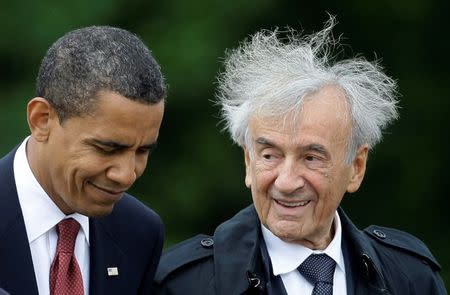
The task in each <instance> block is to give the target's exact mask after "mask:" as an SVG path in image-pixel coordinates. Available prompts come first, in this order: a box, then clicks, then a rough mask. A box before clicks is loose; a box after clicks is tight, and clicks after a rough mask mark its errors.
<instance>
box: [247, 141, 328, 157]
mask: <svg viewBox="0 0 450 295" xmlns="http://www.w3.org/2000/svg"><path fill="white" fill-rule="evenodd" d="M255 142H256V143H258V144H260V145H264V146H269V147H275V148H277V147H278V145H277V144H275V143H274V142H272V141H270V140H268V139H267V138H264V137H258V138H257V139H256V140H255ZM300 149H301V150H303V151H314V152H317V153H319V154H322V155H324V156H326V157H329V156H330V153H329V152H328V151H327V149H326V148H325V147H324V146H323V145H321V144H318V143H311V144H308V145H306V146H302V147H300Z"/></svg>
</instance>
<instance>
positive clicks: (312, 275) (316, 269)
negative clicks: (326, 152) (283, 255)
mask: <svg viewBox="0 0 450 295" xmlns="http://www.w3.org/2000/svg"><path fill="white" fill-rule="evenodd" d="M335 267H336V262H335V261H334V260H333V258H331V257H330V256H328V255H326V254H312V255H310V256H309V257H308V258H306V260H305V261H304V262H303V263H302V264H301V265H300V266H299V267H298V271H299V272H300V273H301V274H302V275H303V276H304V277H305V278H306V279H307V280H308V282H310V283H311V284H312V285H314V286H315V289H316V288H318V287H320V289H322V288H323V287H322V286H318V283H321V284H320V285H323V284H324V283H325V284H328V285H329V286H330V287H331V286H332V285H333V276H334V269H335ZM313 294H331V293H313Z"/></svg>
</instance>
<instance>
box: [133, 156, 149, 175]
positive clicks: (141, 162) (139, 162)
mask: <svg viewBox="0 0 450 295" xmlns="http://www.w3.org/2000/svg"><path fill="white" fill-rule="evenodd" d="M147 161H148V157H147V156H145V157H142V158H140V157H138V158H137V159H136V168H135V171H136V178H139V177H140V176H141V175H142V174H143V173H144V171H145V168H146V167H147Z"/></svg>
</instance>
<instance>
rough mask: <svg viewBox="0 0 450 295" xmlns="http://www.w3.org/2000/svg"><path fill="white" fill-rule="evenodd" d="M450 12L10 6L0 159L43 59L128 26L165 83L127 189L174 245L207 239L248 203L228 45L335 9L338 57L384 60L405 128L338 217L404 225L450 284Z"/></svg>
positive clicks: (304, 25)
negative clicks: (231, 132)
mask: <svg viewBox="0 0 450 295" xmlns="http://www.w3.org/2000/svg"><path fill="white" fill-rule="evenodd" d="M449 3H450V2H449V1H447V0H396V1H391V0H376V1H356V0H353V1H350V0H347V1H322V0H316V1H294V0H291V1H287V0H259V1H256V0H246V1H233V0H229V1H217V0H209V1H206V0H203V1H201V0H195V1H194V0H191V1H182V0H164V1H150V0H147V1H144V0H97V1H90V0H77V1H49V0H47V1H31V0H30V1H20V0H18V1H2V2H0V36H1V39H0V40H1V41H0V98H1V102H2V105H1V112H0V114H1V116H0V133H1V134H3V135H2V140H1V142H0V153H1V154H2V155H3V154H5V153H7V152H8V151H9V150H10V149H12V148H13V147H14V146H16V145H17V144H18V143H19V142H20V141H21V140H22V139H23V138H24V137H25V136H27V135H28V128H27V124H26V117H25V115H26V114H25V107H26V103H27V101H28V100H29V99H30V98H32V97H33V96H34V84H35V78H36V74H37V71H38V67H39V64H40V60H41V58H42V57H43V55H44V54H45V52H46V50H47V48H48V47H49V46H50V45H51V44H52V43H53V42H54V41H55V40H56V39H57V38H59V37H60V36H62V35H63V34H64V33H66V32H68V31H70V30H72V29H75V28H79V27H83V26H88V25H94V24H97V25H98V24H102V25H104V24H108V25H112V26H119V27H122V28H125V29H128V30H130V31H132V32H134V33H136V34H137V35H138V36H140V37H141V38H142V39H143V40H144V42H145V43H146V44H147V45H148V46H149V48H150V49H151V50H152V51H153V53H154V55H155V57H156V59H157V60H158V61H159V63H160V64H161V67H162V70H163V72H164V75H165V77H166V80H167V82H168V84H169V97H168V100H167V108H166V114H165V118H164V122H163V126H162V130H161V133H160V140H159V145H158V148H157V150H156V151H155V153H154V154H153V155H152V158H151V160H150V162H149V166H148V169H147V171H146V173H145V174H144V176H143V177H142V178H141V179H140V180H139V181H138V182H137V184H136V185H135V186H134V188H133V190H132V193H133V194H134V195H136V196H137V197H139V198H140V199H141V200H142V201H144V202H145V203H146V204H148V205H149V206H150V207H152V208H153V209H155V210H156V211H157V212H158V213H159V214H160V215H161V217H162V218H163V220H164V222H165V225H166V246H168V245H171V244H173V243H175V242H177V241H180V240H182V239H185V238H188V237H190V236H191V235H193V234H196V233H200V232H202V233H209V234H212V233H213V230H214V228H215V227H216V226H217V225H218V224H219V223H221V222H222V221H224V220H225V219H228V218H230V217H231V216H232V215H233V214H235V213H236V212H237V211H239V210H240V209H241V208H243V207H245V206H246V205H248V204H249V203H250V202H251V197H250V194H249V192H248V191H247V189H246V188H245V186H244V166H243V158H242V151H241V150H240V149H239V148H238V147H237V146H236V145H233V144H232V143H231V141H230V140H229V138H228V135H227V134H226V133H223V132H221V128H222V127H223V126H222V125H220V119H219V117H218V113H219V109H218V107H216V106H214V103H213V99H214V92H215V79H216V78H215V77H216V74H217V72H218V71H220V70H221V58H222V57H223V56H224V51H225V49H226V48H233V47H236V46H237V45H238V44H239V42H240V40H243V39H244V38H246V37H247V36H248V35H249V34H252V33H254V32H256V31H257V30H259V29H263V28H266V29H270V28H275V27H281V28H283V27H285V26H286V25H289V26H290V27H293V28H296V29H298V30H304V31H305V32H312V31H317V30H320V29H321V28H322V26H323V23H324V22H325V21H326V20H327V19H328V16H327V12H328V13H330V14H333V15H336V17H337V20H338V22H339V23H338V25H337V26H336V28H335V31H334V33H335V35H336V36H339V35H342V37H343V39H342V40H343V42H344V43H345V44H346V46H345V50H344V56H351V55H354V54H361V55H364V56H365V57H367V58H368V59H370V60H374V59H378V60H380V61H381V64H382V65H383V66H384V67H385V69H386V71H387V73H388V74H389V75H391V76H393V77H394V78H395V79H396V80H397V81H398V84H399V86H400V92H401V94H402V97H401V110H400V114H401V118H400V120H399V121H397V122H396V123H395V124H394V125H392V126H391V127H390V128H389V129H388V130H387V132H386V134H385V139H384V141H383V142H382V143H381V144H380V145H379V146H377V147H376V149H375V150H374V151H373V152H372V153H371V155H370V159H369V165H368V173H367V175H366V179H365V182H364V184H363V186H362V188H361V189H360V191H359V192H358V193H356V194H353V195H349V196H347V197H346V198H345V200H344V202H343V207H344V209H345V210H346V212H347V213H348V214H349V215H350V216H351V217H352V219H353V221H354V222H355V223H356V224H357V225H358V226H359V227H365V226H367V225H370V224H378V225H384V226H389V227H396V228H399V229H403V230H406V231H408V232H410V233H412V234H414V235H416V236H418V237H419V238H421V239H422V240H423V241H424V242H426V244H427V245H428V246H429V247H430V249H431V250H432V252H433V253H434V255H435V256H436V257H437V259H438V260H439V262H440V263H441V265H442V267H443V269H444V270H443V277H444V279H445V281H446V282H449V280H450V254H449V251H448V249H450V229H449V225H450V222H449V221H450V214H448V210H449V209H450V208H449V205H448V204H449V201H448V200H449V198H450V194H449V192H450V190H449V185H450V180H449V177H450V174H449V166H450V159H449V153H450V146H449V126H450V124H449V123H450V122H449V121H450V116H449V115H450V114H449V113H450V86H449V85H450V70H449V67H450V62H449V53H450V42H449V39H450V38H449V30H448V29H449V25H448V22H449V16H448V15H449V12H450V5H449ZM131 119H132V118H130V120H131ZM130 214H132V213H131V212H130ZM0 243H1V241H0ZM447 284H448V283H447Z"/></svg>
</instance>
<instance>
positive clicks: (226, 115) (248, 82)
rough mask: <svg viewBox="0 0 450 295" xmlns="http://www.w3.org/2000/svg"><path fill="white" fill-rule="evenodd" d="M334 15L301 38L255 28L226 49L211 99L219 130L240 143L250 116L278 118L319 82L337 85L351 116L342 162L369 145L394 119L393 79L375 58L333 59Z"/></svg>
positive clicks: (319, 85)
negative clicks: (219, 121)
mask: <svg viewBox="0 0 450 295" xmlns="http://www.w3.org/2000/svg"><path fill="white" fill-rule="evenodd" d="M334 25H335V21H334V18H333V17H331V18H330V20H329V21H328V22H327V23H326V24H325V28H324V29H323V30H322V31H320V32H318V33H315V34H311V35H308V36H301V34H299V33H297V32H295V31H293V30H290V31H289V32H290V34H289V37H288V38H285V39H282V38H280V32H279V31H278V30H274V31H267V30H263V31H260V32H257V33H256V34H254V35H253V36H251V38H250V39H248V40H245V41H244V42H243V43H242V44H241V45H240V46H239V47H238V48H237V49H234V50H232V51H229V52H228V54H227V56H226V58H225V61H224V65H225V69H224V71H223V72H222V73H221V74H219V76H218V90H217V94H216V97H217V102H218V104H220V105H221V107H222V116H223V119H224V121H225V128H226V129H227V130H228V131H229V133H230V135H231V137H232V139H233V140H234V141H235V142H236V143H237V144H238V145H240V146H243V145H246V144H248V143H249V140H250V138H249V134H248V133H249V129H248V125H249V120H250V117H251V116H253V115H264V116H283V115H286V114H287V113H289V112H290V111H292V110H296V111H299V110H300V109H301V107H302V104H303V102H304V98H305V97H306V96H308V95H310V94H312V93H314V92H316V91H318V90H319V89H321V88H322V87H324V86H327V85H336V86H338V87H339V88H341V89H342V90H343V91H344V93H345V96H346V98H347V101H348V105H349V109H350V114H351V118H352V131H351V138H349V142H348V154H347V163H351V161H352V160H353V158H354V157H355V155H356V151H357V149H358V147H360V146H361V145H363V144H368V146H369V148H373V147H374V146H375V145H376V144H377V143H378V142H379V141H381V138H382V130H383V129H384V128H385V127H386V126H387V125H388V124H389V123H390V122H392V121H393V120H395V119H396V118H397V117H398V111H397V108H398V107H397V97H396V96H397V91H396V88H397V86H396V82H395V81H394V80H393V79H391V78H390V77H388V76H387V75H386V74H385V73H383V71H382V68H381V66H380V65H379V64H378V63H377V62H369V61H367V60H366V59H364V58H362V57H355V58H351V59H345V60H340V61H333V59H334V55H333V54H334V53H333V52H332V51H333V50H336V49H339V40H336V39H335V38H334V37H333V35H332V29H333V27H334Z"/></svg>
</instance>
